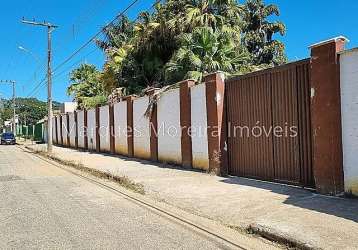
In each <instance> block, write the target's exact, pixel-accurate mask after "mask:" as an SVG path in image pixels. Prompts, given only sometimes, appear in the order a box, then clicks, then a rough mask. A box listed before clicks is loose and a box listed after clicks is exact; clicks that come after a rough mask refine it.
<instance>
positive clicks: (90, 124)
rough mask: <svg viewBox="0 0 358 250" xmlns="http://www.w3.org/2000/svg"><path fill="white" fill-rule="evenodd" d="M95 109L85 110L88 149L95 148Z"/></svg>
mask: <svg viewBox="0 0 358 250" xmlns="http://www.w3.org/2000/svg"><path fill="white" fill-rule="evenodd" d="M96 137H97V136H96V109H90V110H88V111H87V140H88V150H90V151H95V150H96V143H97V141H96Z"/></svg>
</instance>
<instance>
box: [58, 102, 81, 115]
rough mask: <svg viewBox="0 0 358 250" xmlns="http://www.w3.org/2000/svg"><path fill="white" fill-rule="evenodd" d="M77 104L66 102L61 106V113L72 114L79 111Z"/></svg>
mask: <svg viewBox="0 0 358 250" xmlns="http://www.w3.org/2000/svg"><path fill="white" fill-rule="evenodd" d="M77 106H78V104H77V102H64V103H63V104H62V105H61V113H72V112H74V111H75V110H76V109H77Z"/></svg>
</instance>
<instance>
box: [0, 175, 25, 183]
mask: <svg viewBox="0 0 358 250" xmlns="http://www.w3.org/2000/svg"><path fill="white" fill-rule="evenodd" d="M19 180H22V179H21V177H20V176H17V175H4V176H0V182H5V181H19Z"/></svg>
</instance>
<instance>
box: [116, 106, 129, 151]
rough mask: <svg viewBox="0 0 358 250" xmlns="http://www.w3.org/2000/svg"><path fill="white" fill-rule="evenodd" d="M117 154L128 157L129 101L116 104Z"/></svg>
mask: <svg viewBox="0 0 358 250" xmlns="http://www.w3.org/2000/svg"><path fill="white" fill-rule="evenodd" d="M113 109H114V111H113V115H114V135H115V139H114V140H115V141H114V148H115V153H117V154H122V155H128V133H127V101H122V102H119V103H116V104H114V107H113Z"/></svg>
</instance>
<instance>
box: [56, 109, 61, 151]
mask: <svg viewBox="0 0 358 250" xmlns="http://www.w3.org/2000/svg"><path fill="white" fill-rule="evenodd" d="M56 134H57V138H58V141H57V144H58V145H62V136H61V134H62V132H61V115H59V116H57V117H56Z"/></svg>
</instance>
